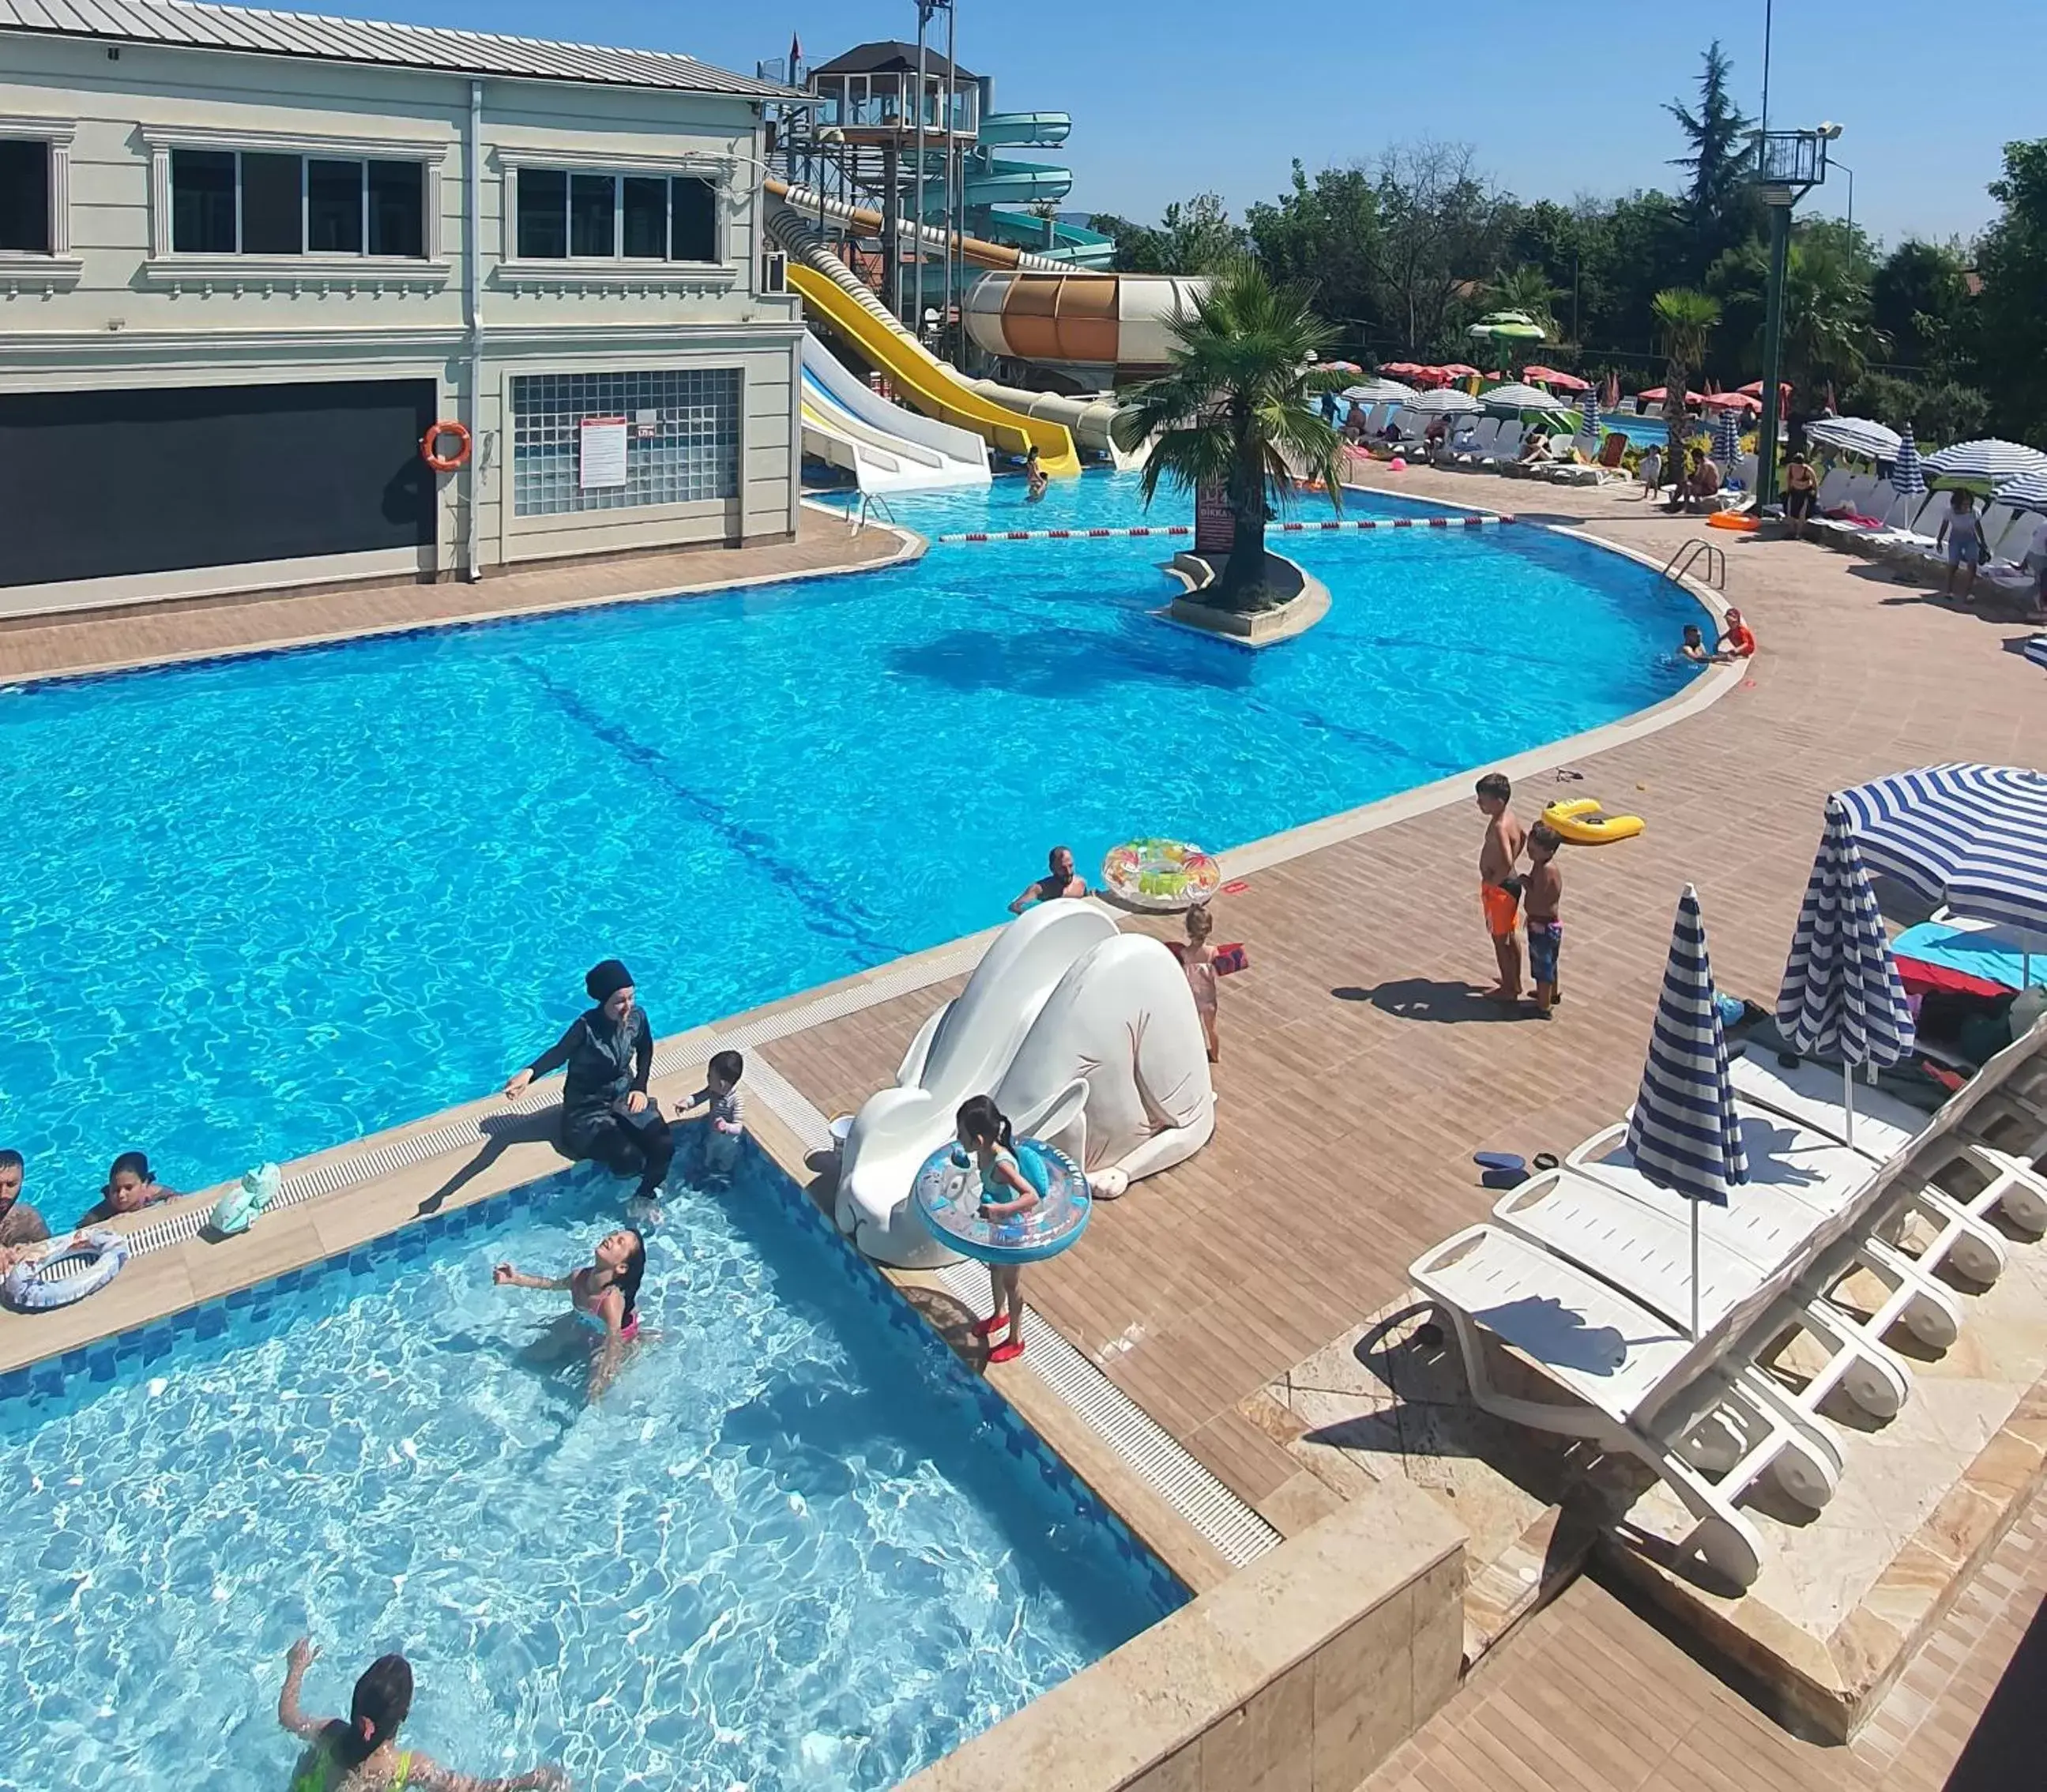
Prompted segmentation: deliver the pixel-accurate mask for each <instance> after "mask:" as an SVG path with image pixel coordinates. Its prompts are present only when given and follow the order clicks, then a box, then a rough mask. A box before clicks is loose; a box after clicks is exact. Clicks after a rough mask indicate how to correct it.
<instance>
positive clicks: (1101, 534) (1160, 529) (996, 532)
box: [938, 516, 1514, 542]
mask: <svg viewBox="0 0 2047 1792" xmlns="http://www.w3.org/2000/svg"><path fill="white" fill-rule="evenodd" d="M1512 521H1514V519H1513V518H1512V517H1492V516H1486V517H1367V518H1365V519H1364V520H1363V521H1357V520H1355V519H1352V518H1349V517H1332V518H1330V519H1329V521H1327V522H1322V523H1271V524H1267V533H1268V534H1270V533H1272V532H1275V531H1276V532H1279V533H1280V534H1282V535H1314V534H1317V533H1324V534H1326V533H1329V532H1333V531H1334V530H1337V529H1460V528H1461V529H1477V528H1490V527H1492V525H1493V524H1496V523H1511V522H1512ZM1193 533H1194V528H1193V527H1192V525H1191V524H1186V523H1162V524H1155V525H1150V524H1140V525H1139V526H1138V527H1137V528H1124V529H970V530H969V531H968V532H966V533H965V534H964V535H942V536H938V540H940V541H941V542H955V541H1100V540H1117V541H1128V540H1132V539H1133V538H1136V537H1138V536H1152V535H1192V534H1193Z"/></svg>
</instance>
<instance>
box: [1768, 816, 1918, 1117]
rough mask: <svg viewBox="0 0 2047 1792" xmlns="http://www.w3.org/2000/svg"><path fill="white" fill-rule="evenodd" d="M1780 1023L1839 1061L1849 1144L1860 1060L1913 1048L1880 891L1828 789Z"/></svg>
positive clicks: (1799, 1043) (1810, 1053) (1790, 1036)
mask: <svg viewBox="0 0 2047 1792" xmlns="http://www.w3.org/2000/svg"><path fill="white" fill-rule="evenodd" d="M1777 1025H1778V1031H1781V1032H1782V1034H1783V1035H1784V1040H1785V1043H1786V1044H1787V1045H1789V1046H1790V1048H1791V1049H1792V1050H1793V1051H1796V1052H1798V1053H1800V1054H1801V1055H1803V1056H1805V1057H1808V1058H1827V1059H1839V1060H1840V1066H1841V1101H1842V1105H1843V1107H1844V1109H1845V1110H1846V1113H1847V1116H1848V1128H1847V1132H1848V1144H1851V1145H1852V1144H1854V1143H1855V1066H1856V1065H1858V1064H1876V1065H1883V1064H1895V1063H1897V1062H1898V1061H1899V1059H1902V1058H1903V1057H1904V1056H1905V1055H1906V1053H1907V1052H1909V1051H1910V1050H1911V1049H1912V1043H1913V1039H1914V1024H1913V1020H1912V1008H1911V1004H1910V1003H1908V1002H1907V1001H1906V999H1905V985H1904V983H1903V982H1902V980H1901V979H1900V978H1899V977H1898V961H1897V959H1896V958H1894V957H1893V956H1892V955H1891V950H1890V935H1888V934H1886V932H1885V931H1884V927H1883V915H1881V914H1880V913H1879V911H1878V909H1877V906H1876V892H1875V891H1874V890H1872V889H1871V888H1870V884H1869V873H1868V872H1867V870H1866V869H1864V868H1863V861H1862V853H1860V851H1859V850H1858V849H1857V847H1856V846H1855V830H1854V826H1853V824H1852V822H1850V820H1849V819H1848V809H1847V807H1846V806H1845V805H1844V803H1842V802H1841V800H1840V798H1839V797H1834V796H1830V797H1828V799H1827V829H1826V832H1825V834H1823V835H1822V836H1821V840H1820V850H1819V853H1818V855H1817V857H1815V858H1814V859H1813V874H1812V876H1811V877H1809V879H1808V880H1807V881H1806V884H1805V901H1804V902H1803V903H1802V904H1800V906H1799V909H1798V927H1797V931H1796V932H1795V933H1794V935H1792V938H1791V956H1790V959H1789V960H1788V961H1787V962H1786V964H1785V966H1784V982H1783V985H1782V988H1780V989H1778V993H1777Z"/></svg>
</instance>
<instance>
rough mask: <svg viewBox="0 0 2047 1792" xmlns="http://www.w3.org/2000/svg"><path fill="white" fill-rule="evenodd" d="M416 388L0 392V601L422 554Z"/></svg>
mask: <svg viewBox="0 0 2047 1792" xmlns="http://www.w3.org/2000/svg"><path fill="white" fill-rule="evenodd" d="M434 402H435V387H434V382H433V381H431V380H348V381H323V382H321V383H319V384H317V385H237V386H196V387H175V388H171V387H165V388H157V389H151V390H148V391H134V392H32V393H0V586H8V585H41V584H46V583H55V582H59V581H61V580H65V579H105V578H108V577H111V576H113V575H118V574H123V573H141V572H170V571H177V570H180V569H181V568H184V567H215V566H237V565H242V564H244V563H247V562H249V561H252V560H288V559H301V558H303V557H304V556H306V555H315V554H359V553H366V552H370V551H372V550H373V549H378V548H415V547H429V546H431V544H432V543H433V540H434V509H435V506H434V478H433V474H431V472H430V471H429V470H428V468H427V466H426V465H425V463H424V462H422V461H421V460H420V436H421V435H424V433H425V432H426V429H427V426H428V424H431V422H432V421H433V420H434Z"/></svg>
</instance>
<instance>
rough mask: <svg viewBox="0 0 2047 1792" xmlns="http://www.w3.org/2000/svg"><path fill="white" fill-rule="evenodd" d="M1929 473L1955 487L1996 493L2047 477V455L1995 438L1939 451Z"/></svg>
mask: <svg viewBox="0 0 2047 1792" xmlns="http://www.w3.org/2000/svg"><path fill="white" fill-rule="evenodd" d="M1925 469H1926V471H1927V472H1928V473H1929V474H1932V475H1933V478H1937V479H1942V480H1945V481H1947V482H1949V483H1950V484H1953V485H1965V486H1979V487H1980V488H1982V489H1983V490H1986V491H1995V490H1997V488H1998V487H1999V486H2004V485H2008V484H2010V482H2011V481H2013V480H2014V479H2017V478H2022V477H2023V476H2024V475H2025V474H2028V473H2047V455H2043V454H2042V453H2041V451H2039V450H2038V449H2037V448H2029V447H2026V446H2025V445H2024V444H2023V443H2018V442H2001V441H1999V440H1998V439H1996V438H1995V437H1991V438H1989V439H1986V440H1984V441H1981V442H1957V443H1955V444H1954V445H1953V446H1952V447H1946V448H1937V449H1936V450H1935V451H1933V453H1932V454H1930V455H1927V457H1926V459H1925Z"/></svg>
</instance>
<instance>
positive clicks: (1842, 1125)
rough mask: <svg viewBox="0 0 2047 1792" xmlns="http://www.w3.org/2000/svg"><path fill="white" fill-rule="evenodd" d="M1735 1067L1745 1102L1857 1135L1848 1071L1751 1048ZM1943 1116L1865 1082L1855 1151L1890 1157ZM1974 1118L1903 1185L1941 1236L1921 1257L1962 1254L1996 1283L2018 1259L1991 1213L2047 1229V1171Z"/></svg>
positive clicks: (1976, 1275) (1934, 1259)
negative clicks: (1845, 1101) (1846, 1088)
mask: <svg viewBox="0 0 2047 1792" xmlns="http://www.w3.org/2000/svg"><path fill="white" fill-rule="evenodd" d="M1730 1068H1731V1070H1732V1078H1733V1082H1734V1087H1735V1092H1736V1094H1737V1095H1739V1096H1740V1097H1743V1099H1744V1100H1746V1101H1752V1102H1754V1103H1755V1104H1756V1105H1758V1106H1760V1107H1764V1108H1768V1109H1771V1110H1772V1111H1774V1112H1775V1113H1780V1114H1783V1115H1785V1116H1786V1117H1789V1118H1790V1119H1793V1120H1797V1122H1798V1123H1799V1124H1801V1125H1804V1126H1808V1127H1810V1128H1812V1129H1813V1131H1815V1132H1821V1133H1823V1134H1825V1136H1827V1137H1828V1138H1831V1139H1838V1140H1846V1139H1847V1137H1848V1132H1849V1131H1850V1130H1851V1129H1850V1128H1849V1125H1848V1113H1847V1110H1846V1109H1844V1106H1843V1105H1842V1101H1841V1079H1840V1072H1839V1071H1837V1070H1833V1069H1832V1068H1830V1067H1829V1066H1826V1065H1824V1064H1815V1063H1811V1062H1807V1061H1806V1060H1805V1059H1798V1060H1796V1061H1794V1062H1793V1063H1791V1064H1790V1065H1786V1064H1784V1063H1782V1062H1780V1061H1779V1060H1778V1058H1777V1057H1776V1056H1775V1055H1774V1054H1770V1053H1751V1052H1747V1051H1744V1052H1743V1054H1742V1055H1740V1056H1739V1057H1738V1058H1736V1059H1734V1061H1733V1062H1732V1066H1730ZM1990 1100H1991V1104H1992V1107H1993V1110H1994V1111H1995V1110H1998V1109H2000V1107H2001V1104H2000V1103H1999V1099H1998V1097H1997V1095H1996V1094H1995V1092H1993V1093H1992V1094H1991V1097H1990ZM1936 1118H1937V1117H1936V1116H1935V1115H1933V1114H1931V1113H1925V1112H1924V1111H1923V1110H1921V1109H1917V1108H1915V1107H1914V1106H1912V1105H1910V1103H1909V1102H1906V1101H1899V1100H1898V1098H1897V1097H1895V1096H1893V1095H1887V1094H1886V1093H1884V1092H1883V1090H1879V1089H1872V1088H1870V1087H1868V1086H1866V1085H1864V1084H1862V1083H1860V1082H1858V1083H1857V1084H1856V1086H1855V1123H1854V1126H1853V1128H1852V1130H1853V1132H1854V1135H1855V1142H1854V1149H1855V1151H1857V1152H1858V1153H1859V1155H1863V1156H1864V1157H1867V1159H1869V1160H1870V1161H1871V1163H1886V1162H1887V1161H1889V1160H1890V1159H1891V1158H1894V1157H1895V1156H1896V1155H1898V1153H1899V1152H1901V1151H1904V1150H1905V1149H1906V1148H1907V1147H1909V1146H1910V1145H1912V1144H1914V1143H1915V1142H1916V1141H1917V1140H1919V1139H1920V1138H1921V1137H1922V1136H1925V1133H1926V1132H1928V1131H1929V1129H1931V1128H1933V1125H1934V1123H1935V1120H1936ZM1973 1121H1974V1117H1973V1116H1972V1117H1970V1119H1969V1120H1965V1121H1964V1123H1963V1124H1962V1125H1961V1126H1960V1127H1959V1128H1957V1129H1956V1132H1955V1133H1954V1135H1953V1136H1952V1139H1951V1140H1949V1141H1948V1149H1947V1150H1945V1151H1935V1152H1934V1153H1933V1155H1932V1156H1931V1157H1929V1159H1928V1160H1927V1161H1926V1162H1925V1163H1921V1164H1919V1165H1917V1166H1915V1167H1914V1172H1913V1175H1912V1176H1911V1178H1910V1186H1907V1187H1906V1189H1905V1190H1904V1191H1903V1192H1904V1194H1905V1198H1906V1203H1907V1205H1908V1206H1910V1207H1911V1208H1913V1209H1915V1210H1917V1212H1918V1213H1921V1215H1922V1216H1923V1217H1925V1219H1926V1221H1928V1222H1929V1224H1930V1225H1932V1227H1933V1232H1934V1235H1935V1236H1934V1239H1933V1243H1931V1244H1929V1245H1928V1246H1927V1247H1926V1248H1925V1251H1924V1252H1918V1253H1914V1255H1916V1256H1917V1260H1918V1261H1919V1262H1920V1263H1921V1265H1922V1266H1923V1267H1925V1268H1928V1269H1929V1270H1930V1269H1932V1268H1935V1267H1937V1265H1939V1264H1941V1263H1943V1262H1945V1261H1948V1260H1950V1259H1952V1261H1953V1263H1954V1264H1955V1267H1956V1268H1957V1269H1959V1270H1960V1271H1961V1272H1962V1273H1963V1274H1964V1275H1966V1276H1968V1277H1969V1279H1971V1280H1972V1281H1975V1282H1980V1283H1991V1282H1995V1280H1996V1279H1998V1277H1999V1275H2002V1274H2003V1272H2004V1268H2005V1265H2006V1261H2007V1258H2008V1252H2006V1247H2005V1241H2004V1239H2003V1235H2002V1234H2001V1233H1999V1231H1998V1229H1997V1228H1996V1227H1995V1225H1991V1219H1990V1216H1991V1213H1993V1212H1996V1211H1999V1210H2001V1211H2002V1212H2003V1214H2004V1216H2005V1217H2006V1218H2007V1219H2009V1220H2010V1221H2011V1223H2012V1224H2013V1225H2016V1226H2018V1227H2019V1228H2020V1229H2022V1230H2023V1231H2026V1232H2029V1233H2033V1234H2034V1235H2035V1236H2037V1235H2039V1234H2041V1233H2047V1177H2043V1176H2041V1175H2039V1174H2038V1173H2037V1171H2033V1169H2032V1168H2031V1167H2030V1165H2029V1164H2028V1163H2026V1161H2025V1160H2024V1159H2022V1158H2020V1157H2018V1156H2017V1155H2014V1154H2013V1153H2010V1152H2008V1151H1999V1150H1998V1149H1997V1148H1995V1146H1994V1145H1991V1144H1988V1143H1987V1142H1985V1141H1984V1140H1983V1139H1982V1138H1981V1137H1980V1136H1979V1132H1978V1128H1977V1126H1976V1125H1975V1124H1973ZM2043 1130H2047V1127H2044V1128H2043ZM1956 1184H1960V1186H1959V1187H1957V1186H1952V1185H1956Z"/></svg>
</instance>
